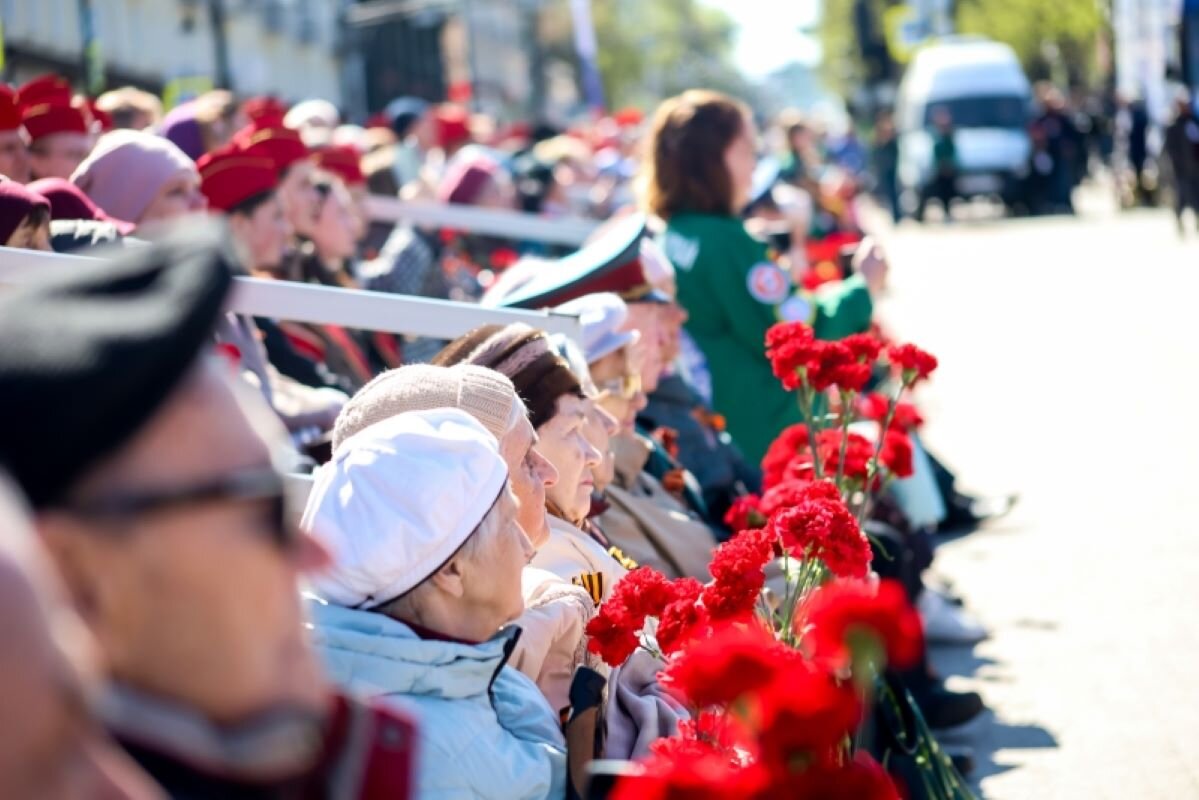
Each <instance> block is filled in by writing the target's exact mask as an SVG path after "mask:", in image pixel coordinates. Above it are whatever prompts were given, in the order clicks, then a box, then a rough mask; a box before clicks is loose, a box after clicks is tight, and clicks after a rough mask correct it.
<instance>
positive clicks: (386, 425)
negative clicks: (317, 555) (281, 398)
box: [302, 409, 567, 800]
mask: <svg viewBox="0 0 1199 800" xmlns="http://www.w3.org/2000/svg"><path fill="white" fill-rule="evenodd" d="M516 514H517V504H516V499H515V497H514V496H513V494H512V489H511V486H510V484H509V475H508V468H507V465H506V464H505V463H504V459H503V457H502V456H501V455H500V452H499V446H498V444H497V442H496V440H495V437H494V436H492V435H491V434H490V433H488V431H487V430H486V429H485V428H484V427H483V426H482V425H481V424H479V422H477V421H476V420H475V419H474V418H472V417H471V416H470V415H468V414H467V413H466V412H464V411H459V410H457V409H439V410H435V411H425V412H411V413H407V414H401V415H399V416H397V417H391V418H389V419H386V420H384V421H382V422H379V423H377V424H375V425H371V426H369V427H367V428H366V429H364V430H362V431H360V432H359V433H357V434H356V435H354V436H351V437H350V438H349V439H347V440H346V441H344V442H342V443H341V446H340V447H339V448H338V449H337V450H336V452H335V453H334V456H333V460H332V461H331V462H330V463H329V464H327V465H326V466H325V467H324V468H323V469H322V470H321V472H320V473H319V475H318V477H317V480H316V484H315V486H314V487H313V491H312V492H311V494H310V497H309V501H308V507H307V508H306V510H305V513H304V518H303V521H302V526H303V527H304V528H305V529H306V530H310V531H312V532H313V534H314V536H315V537H316V538H318V539H319V540H320V541H322V542H323V543H324V544H325V545H326V547H327V548H328V549H329V551H330V552H331V554H332V561H333V564H332V567H331V569H330V570H329V571H328V572H326V573H325V574H323V575H321V576H320V577H318V578H316V579H315V580H314V581H313V584H312V589H313V592H314V594H315V595H316V597H315V598H314V599H313V601H312V619H313V627H314V632H315V643H316V645H317V647H318V648H319V650H320V652H321V654H322V656H323V658H324V660H325V663H326V665H327V667H328V671H329V674H330V676H331V677H332V678H333V680H334V681H336V682H337V683H339V684H341V685H343V686H346V687H348V688H349V689H350V690H351V691H355V692H358V693H360V694H363V695H366V696H368V697H371V698H374V699H376V700H380V701H383V702H394V703H396V704H397V705H399V706H402V707H404V708H405V709H409V710H412V711H414V712H415V713H416V715H417V716H418V720H419V724H420V730H421V736H422V741H421V743H420V748H419V750H420V753H421V760H420V771H419V774H418V777H417V794H418V796H420V797H424V798H438V797H483V798H505V800H506V799H507V798H551V797H553V798H559V797H562V796H564V794H565V791H566V780H567V776H566V752H565V747H566V745H565V740H564V738H563V735H562V731H561V729H560V727H559V723H558V717H557V714H555V713H554V711H553V710H552V709H551V708H550V706H549V704H548V703H547V702H546V700H545V698H544V697H543V696H542V694H541V692H540V691H538V689H537V686H536V685H535V684H534V683H533V681H531V680H530V679H529V678H527V677H526V676H524V675H523V674H521V673H520V672H518V671H517V670H515V669H513V668H511V667H510V666H507V661H508V658H509V655H510V653H511V652H512V648H513V646H514V645H515V643H516V640H517V639H518V637H519V635H520V632H519V629H517V628H514V627H507V628H504V629H503V630H501V628H503V626H506V625H508V623H510V622H512V621H513V620H515V619H516V618H517V617H519V616H520V614H521V611H522V610H523V609H524V600H523V598H522V597H521V585H520V574H521V570H522V569H523V567H524V566H525V564H526V563H527V562H528V560H529V558H530V557H531V556H532V553H533V548H532V545H531V544H530V543H529V540H528V538H527V537H526V536H525V535H524V533H523V532H522V531H521V529H520V526H519V525H517V524H516Z"/></svg>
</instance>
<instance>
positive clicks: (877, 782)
mask: <svg viewBox="0 0 1199 800" xmlns="http://www.w3.org/2000/svg"><path fill="white" fill-rule="evenodd" d="M769 797H770V798H772V799H773V798H778V799H779V800H782V798H792V797H809V798H820V800H899V797H900V795H899V792H898V791H897V790H896V788H895V784H894V782H892V780H891V777H890V776H889V775H888V774H887V771H886V770H884V769H883V767H882V765H881V764H879V763H878V762H877V761H875V760H874V759H873V758H872V757H871V756H870V754H869V753H867V752H866V751H864V750H859V751H858V752H857V753H856V754H855V755H854V758H853V761H851V762H849V763H848V764H845V765H841V766H838V765H835V764H814V765H812V766H811V767H808V768H807V769H805V770H803V771H802V772H793V773H791V774H790V775H787V776H780V777H778V778H776V780H775V782H774V783H773V784H772V785H771V791H770V794H769Z"/></svg>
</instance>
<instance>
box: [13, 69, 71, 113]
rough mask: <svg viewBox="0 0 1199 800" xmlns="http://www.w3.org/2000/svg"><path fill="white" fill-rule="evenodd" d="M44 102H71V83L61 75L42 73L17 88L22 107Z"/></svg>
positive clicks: (67, 104) (63, 103)
mask: <svg viewBox="0 0 1199 800" xmlns="http://www.w3.org/2000/svg"><path fill="white" fill-rule="evenodd" d="M43 103H55V104H59V105H64V106H69V105H70V104H71V84H70V82H69V81H67V79H66V78H64V77H62V76H61V75H42V76H40V77H37V78H34V79H33V80H31V81H29V82H28V83H26V84H24V85H23V86H20V87H19V88H18V89H17V105H19V106H20V107H21V108H22V109H25V108H30V107H31V106H38V105H41V104H43Z"/></svg>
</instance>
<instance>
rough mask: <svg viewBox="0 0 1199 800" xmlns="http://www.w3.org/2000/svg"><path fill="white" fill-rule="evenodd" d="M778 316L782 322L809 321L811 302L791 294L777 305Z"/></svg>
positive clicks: (810, 317) (810, 318)
mask: <svg viewBox="0 0 1199 800" xmlns="http://www.w3.org/2000/svg"><path fill="white" fill-rule="evenodd" d="M779 317H780V318H781V319H782V320H783V322H811V321H812V304H811V303H809V302H808V301H807V300H806V299H805V298H804V297H802V296H800V295H798V294H796V295H792V296H791V297H789V298H787V301H786V302H785V303H783V304H782V305H781V306H779Z"/></svg>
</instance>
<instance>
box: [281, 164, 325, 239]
mask: <svg viewBox="0 0 1199 800" xmlns="http://www.w3.org/2000/svg"><path fill="white" fill-rule="evenodd" d="M312 172H313V166H312V164H310V163H309V162H307V161H297V162H296V163H294V164H292V165H291V166H290V167H288V168H287V170H286V171H285V172H284V173H283V175H282V176H281V178H280V180H279V189H278V190H277V195H278V197H279V202H280V203H281V204H282V205H283V213H284V214H285V215H287V221H288V222H289V223H291V227H292V230H294V231H295V232H296V233H297V234H298V235H300V236H310V235H311V234H312V230H313V228H315V227H316V219H317V215H318V214H319V213H320V195H318V194H317V191H316V186H315V185H314V184H313V182H312Z"/></svg>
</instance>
